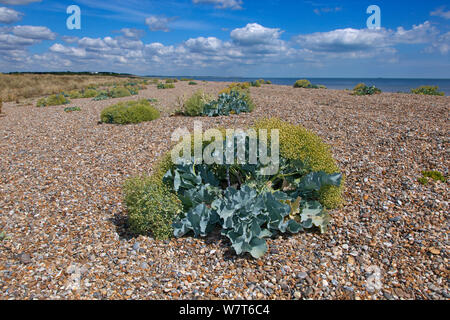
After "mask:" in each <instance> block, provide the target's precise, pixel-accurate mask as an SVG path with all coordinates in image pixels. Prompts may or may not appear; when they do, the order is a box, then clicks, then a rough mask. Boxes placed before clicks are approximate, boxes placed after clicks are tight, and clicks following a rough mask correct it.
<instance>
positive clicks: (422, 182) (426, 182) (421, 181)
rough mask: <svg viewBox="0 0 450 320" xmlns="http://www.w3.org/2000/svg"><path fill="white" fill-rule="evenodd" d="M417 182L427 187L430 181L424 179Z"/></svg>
mask: <svg viewBox="0 0 450 320" xmlns="http://www.w3.org/2000/svg"><path fill="white" fill-rule="evenodd" d="M417 181H419V183H420V184H421V185H424V186H426V185H427V184H428V179H427V178H424V177H422V178H419V179H418V180H417Z"/></svg>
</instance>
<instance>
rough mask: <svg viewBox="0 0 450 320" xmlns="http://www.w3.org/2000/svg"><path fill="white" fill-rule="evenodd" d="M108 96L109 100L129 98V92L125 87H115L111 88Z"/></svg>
mask: <svg viewBox="0 0 450 320" xmlns="http://www.w3.org/2000/svg"><path fill="white" fill-rule="evenodd" d="M108 95H109V96H110V97H111V98H124V97H129V96H131V92H130V90H128V89H127V88H125V87H117V88H113V89H112V90H111V91H110V92H109V94H108Z"/></svg>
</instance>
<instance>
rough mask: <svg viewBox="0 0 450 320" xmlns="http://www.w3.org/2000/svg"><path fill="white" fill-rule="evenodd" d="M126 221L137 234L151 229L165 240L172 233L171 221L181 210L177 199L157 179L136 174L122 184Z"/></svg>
mask: <svg viewBox="0 0 450 320" xmlns="http://www.w3.org/2000/svg"><path fill="white" fill-rule="evenodd" d="M124 195H125V205H126V207H127V211H128V223H129V225H130V229H131V231H132V232H134V233H135V234H138V235H147V234H149V233H151V234H152V235H153V236H154V237H155V239H158V240H166V239H169V238H170V237H171V236H172V235H173V228H172V223H173V221H174V220H175V219H176V218H177V217H178V215H179V214H180V213H181V211H182V206H181V202H180V200H179V199H178V198H177V196H176V195H175V194H173V193H171V192H170V190H169V189H168V188H167V187H166V186H164V184H163V183H162V181H161V180H160V179H155V178H152V177H139V178H134V179H130V180H128V181H127V182H126V183H125V185H124Z"/></svg>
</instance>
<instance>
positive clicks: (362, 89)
mask: <svg viewBox="0 0 450 320" xmlns="http://www.w3.org/2000/svg"><path fill="white" fill-rule="evenodd" d="M379 93H381V90H380V89H378V88H377V87H375V86H371V87H369V86H366V85H365V84H364V83H360V84H358V85H356V87H355V88H354V89H353V95H356V96H367V95H369V96H371V95H374V94H379Z"/></svg>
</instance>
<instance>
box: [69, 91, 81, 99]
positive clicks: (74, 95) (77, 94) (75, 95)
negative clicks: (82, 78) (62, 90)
mask: <svg viewBox="0 0 450 320" xmlns="http://www.w3.org/2000/svg"><path fill="white" fill-rule="evenodd" d="M67 95H68V96H69V98H70V99H81V98H83V94H82V93H81V92H80V91H78V90H72V91H69V92H68V94H67Z"/></svg>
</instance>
